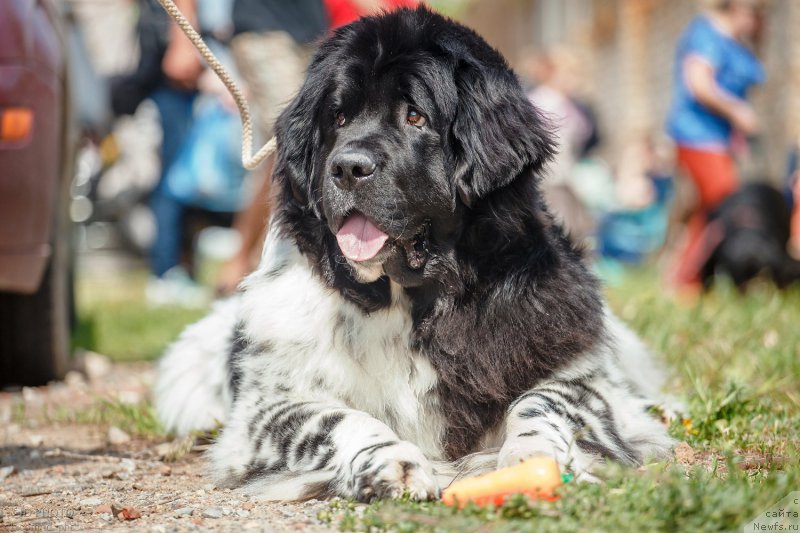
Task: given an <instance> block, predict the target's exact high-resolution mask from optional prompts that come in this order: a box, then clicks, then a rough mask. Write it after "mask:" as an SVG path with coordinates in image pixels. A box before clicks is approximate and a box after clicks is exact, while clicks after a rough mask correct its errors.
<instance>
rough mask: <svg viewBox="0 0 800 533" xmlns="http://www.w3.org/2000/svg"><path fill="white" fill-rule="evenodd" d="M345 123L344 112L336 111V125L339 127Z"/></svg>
mask: <svg viewBox="0 0 800 533" xmlns="http://www.w3.org/2000/svg"><path fill="white" fill-rule="evenodd" d="M346 123H347V118H345V116H344V113H336V125H337V126H339V127H340V128H341V127H342V126H344V125H345V124H346Z"/></svg>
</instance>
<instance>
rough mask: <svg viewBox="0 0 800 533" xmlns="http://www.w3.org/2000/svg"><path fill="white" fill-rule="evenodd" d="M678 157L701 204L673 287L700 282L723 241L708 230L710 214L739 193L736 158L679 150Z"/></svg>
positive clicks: (674, 273) (694, 212)
mask: <svg viewBox="0 0 800 533" xmlns="http://www.w3.org/2000/svg"><path fill="white" fill-rule="evenodd" d="M677 156H678V157H677V162H678V166H679V167H680V169H681V171H682V172H683V174H685V175H687V176H688V177H689V178H690V179H691V180H692V182H693V183H694V186H695V189H696V190H697V204H696V205H695V207H694V209H693V210H692V213H691V215H690V217H689V221H688V222H687V224H686V238H685V242H684V244H683V246H682V248H681V249H680V250H679V251H678V254H677V262H676V264H674V265H673V267H672V268H671V273H670V276H671V278H672V280H671V281H672V282H673V283H675V284H676V285H678V286H681V285H682V286H687V285H695V284H697V283H698V282H699V281H700V270H701V269H702V267H703V264H704V263H705V261H706V259H707V258H708V254H709V253H710V252H711V249H712V248H713V246H714V245H715V241H717V240H718V239H719V238H720V237H721V235H716V234H715V232H714V228H709V227H708V225H707V217H708V213H709V211H711V210H712V209H713V208H715V207H716V206H717V205H719V203H720V202H722V201H723V200H724V199H725V198H727V197H728V196H730V195H731V194H732V193H733V192H735V191H736V189H737V188H738V187H739V177H738V173H737V171H736V164H735V163H734V161H733V157H732V156H731V155H730V154H729V153H727V152H714V151H706V150H698V149H694V148H688V147H685V146H678V154H677Z"/></svg>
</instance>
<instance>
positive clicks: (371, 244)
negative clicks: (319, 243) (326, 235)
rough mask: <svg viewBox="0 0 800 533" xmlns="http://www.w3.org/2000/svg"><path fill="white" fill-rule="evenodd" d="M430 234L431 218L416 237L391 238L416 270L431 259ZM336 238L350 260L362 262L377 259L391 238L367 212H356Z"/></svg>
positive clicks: (343, 225) (337, 233) (409, 264)
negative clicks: (429, 249) (404, 238)
mask: <svg viewBox="0 0 800 533" xmlns="http://www.w3.org/2000/svg"><path fill="white" fill-rule="evenodd" d="M429 233H430V221H429V220H426V221H425V222H424V224H423V225H422V228H420V231H419V232H417V234H416V235H415V236H414V237H413V238H412V239H410V240H402V241H401V240H399V239H391V241H392V242H395V243H396V244H397V245H398V247H399V248H400V249H401V250H403V252H405V256H406V261H407V263H408V266H409V267H410V268H411V269H413V270H416V269H419V268H422V267H423V266H425V263H426V262H427V260H428V255H429V251H428V236H429ZM336 241H337V242H338V243H339V249H340V250H341V251H342V254H343V255H344V256H345V257H346V258H347V259H349V260H351V261H354V262H357V263H361V262H365V261H370V260H372V259H375V258H376V257H377V256H378V255H379V254H380V253H381V251H382V250H383V249H384V248H385V247H386V243H387V242H388V241H390V237H389V235H388V234H386V232H384V231H383V230H381V229H380V228H379V227H378V226H376V225H375V224H374V223H373V222H372V221H371V220H370V219H369V218H367V217H366V216H365V215H364V214H362V213H359V212H354V213H352V214H350V215H348V216H347V217H346V218H345V219H344V223H343V224H342V227H341V228H339V231H337V232H336Z"/></svg>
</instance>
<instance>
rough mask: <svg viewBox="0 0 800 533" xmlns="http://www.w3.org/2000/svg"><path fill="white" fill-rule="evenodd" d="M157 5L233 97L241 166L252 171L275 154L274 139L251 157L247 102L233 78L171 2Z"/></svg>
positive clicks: (251, 147) (166, 1)
mask: <svg viewBox="0 0 800 533" xmlns="http://www.w3.org/2000/svg"><path fill="white" fill-rule="evenodd" d="M158 3H160V4H161V7H163V8H164V10H166V12H167V13H169V16H170V17H172V20H174V21H175V23H176V24H177V25H178V27H179V28H180V29H181V30H182V31H183V33H184V34H185V35H186V37H188V39H189V40H190V41H191V42H192V44H193V45H194V46H195V48H197V51H198V52H200V55H201V56H203V59H205V61H206V63H208V66H209V67H211V70H213V71H214V72H215V73H216V74H217V76H219V79H220V80H222V83H223V84H225V87H226V88H227V89H228V91H229V92H230V93H231V96H233V99H234V101H235V102H236V107H238V108H239V115H240V116H241V118H242V165H243V166H244V168H246V169H248V170H253V169H254V168H256V167H257V166H258V165H260V164H261V162H262V161H264V159H266V158H267V157H269V156H270V155H272V153H273V152H275V149H276V147H277V145H276V142H275V137H273V138H272V139H270V140H269V141H268V142H267V144H265V145H264V146H262V147H261V149H260V150H259V151H258V152H257V153H256V154H255V155H251V154H252V153H253V123H252V121H251V119H250V108H249V107H248V105H247V100H245V98H244V95H243V94H242V91H241V89H239V86H238V85H236V82H235V81H233V78H231V75H230V74H228V71H227V70H225V67H223V66H222V63H220V62H219V60H218V59H217V58H216V57H215V56H214V53H213V52H212V51H211V50H209V48H208V46H207V45H206V43H205V42H203V38H202V37H200V35H199V34H198V33H197V32H196V31H195V29H194V28H193V27H192V25H191V23H189V21H188V20H186V17H185V16H183V13H181V12H180V10H179V9H178V6H176V5H175V3H174V2H173V1H172V0H158Z"/></svg>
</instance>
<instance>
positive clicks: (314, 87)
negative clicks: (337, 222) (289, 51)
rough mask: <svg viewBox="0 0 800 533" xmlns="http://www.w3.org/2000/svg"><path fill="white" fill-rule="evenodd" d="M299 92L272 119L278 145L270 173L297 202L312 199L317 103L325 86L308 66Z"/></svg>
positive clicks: (305, 201)
mask: <svg viewBox="0 0 800 533" xmlns="http://www.w3.org/2000/svg"><path fill="white" fill-rule="evenodd" d="M313 68H314V65H312V67H311V68H310V69H309V76H308V77H307V78H306V80H305V83H303V86H302V88H301V89H300V92H299V93H298V94H297V96H296V97H295V98H294V100H292V101H291V103H290V104H289V105H288V107H287V108H286V109H285V110H284V111H283V112H282V113H281V114H280V116H279V117H278V119H277V121H276V122H275V135H276V136H277V141H278V147H277V156H276V160H275V169H274V172H273V175H274V176H275V179H276V180H277V181H278V182H279V183H280V185H281V186H282V187H283V189H284V192H285V193H291V196H292V197H293V198H294V199H295V200H296V201H297V202H299V203H301V204H308V203H315V202H310V199H311V198H312V194H311V191H312V188H313V177H314V175H315V172H316V166H317V162H316V160H315V157H316V154H317V152H318V150H317V148H318V146H319V143H320V139H321V132H320V129H319V124H318V123H317V120H318V118H317V117H318V106H319V105H320V104H321V102H322V96H323V94H324V90H325V86H324V84H323V83H321V79H320V77H319V76H313V72H312V69H313Z"/></svg>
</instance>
